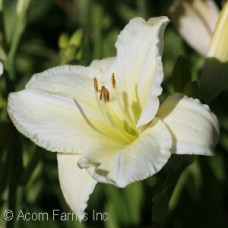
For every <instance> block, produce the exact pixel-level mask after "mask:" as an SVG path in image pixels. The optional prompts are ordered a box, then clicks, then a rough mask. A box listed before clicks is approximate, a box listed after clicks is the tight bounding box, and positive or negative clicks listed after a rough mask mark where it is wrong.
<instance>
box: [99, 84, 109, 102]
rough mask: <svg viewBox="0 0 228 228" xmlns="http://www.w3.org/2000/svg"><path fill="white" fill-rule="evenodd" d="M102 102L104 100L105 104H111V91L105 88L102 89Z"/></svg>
mask: <svg viewBox="0 0 228 228" xmlns="http://www.w3.org/2000/svg"><path fill="white" fill-rule="evenodd" d="M100 100H101V101H102V100H103V101H104V102H105V103H106V102H109V91H108V90H107V89H106V88H105V86H102V87H101V90H100Z"/></svg>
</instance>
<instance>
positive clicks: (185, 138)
mask: <svg viewBox="0 0 228 228" xmlns="http://www.w3.org/2000/svg"><path fill="white" fill-rule="evenodd" d="M157 117H158V118H160V119H161V120H162V121H163V122H164V123H165V124H166V125H167V127H168V128H169V130H170V132H171V134H172V140H173V145H172V153H176V154H201V155H212V154H213V148H214V146H215V145H216V143H217V142H218V136H219V125H218V121H217V118H216V117H215V115H214V114H213V113H212V112H211V111H210V109H209V107H208V106H207V105H202V104H201V103H200V102H199V101H198V100H196V99H192V98H188V97H186V96H184V95H182V94H175V95H173V96H170V97H168V98H167V100H166V101H165V102H164V103H163V104H162V105H161V107H160V108H159V111H158V114H157Z"/></svg>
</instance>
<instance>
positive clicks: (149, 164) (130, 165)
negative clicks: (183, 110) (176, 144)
mask: <svg viewBox="0 0 228 228" xmlns="http://www.w3.org/2000/svg"><path fill="white" fill-rule="evenodd" d="M171 144H172V142H171V135H170V133H169V131H168V130H167V128H166V126H165V125H164V124H163V123H162V122H161V121H159V120H157V119H155V120H154V121H153V123H152V124H151V125H150V126H149V127H148V129H147V130H145V131H144V132H143V133H142V134H141V135H140V136H139V137H138V138H137V139H136V140H135V141H134V142H132V143H131V144H130V145H128V146H126V147H124V148H121V149H119V150H118V151H116V152H115V153H114V151H113V150H112V148H107V149H105V150H103V151H97V152H95V153H91V154H89V155H88V156H83V157H82V158H81V159H80V160H79V161H78V163H79V165H80V166H81V167H84V168H87V170H88V171H89V172H90V174H91V175H92V176H93V177H94V178H95V179H96V180H97V181H99V182H106V183H112V184H114V185H117V186H119V187H125V186H126V185H128V184H130V183H132V182H134V181H138V180H143V179H145V178H147V177H149V176H151V175H153V174H155V173H156V172H158V171H159V170H160V169H161V168H162V167H163V166H164V165H165V164H166V162H167V160H168V159H169V157H170V155H171V153H170V151H169V149H170V147H171Z"/></svg>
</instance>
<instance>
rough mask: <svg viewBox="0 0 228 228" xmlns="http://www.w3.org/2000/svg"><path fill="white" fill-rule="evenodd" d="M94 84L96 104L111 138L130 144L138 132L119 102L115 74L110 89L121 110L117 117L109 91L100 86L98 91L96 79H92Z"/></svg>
mask: <svg viewBox="0 0 228 228" xmlns="http://www.w3.org/2000/svg"><path fill="white" fill-rule="evenodd" d="M93 82H94V91H95V97H96V101H97V104H98V106H99V108H100V110H101V113H102V114H103V117H104V119H105V121H106V124H107V125H108V126H109V127H110V129H112V130H111V132H112V134H113V136H115V137H116V138H119V139H121V140H124V141H125V142H127V143H130V142H132V141H133V140H134V139H135V138H136V137H137V136H138V132H137V131H136V129H135V124H134V121H133V120H132V119H131V117H130V115H129V113H128V112H126V109H125V108H124V105H123V102H121V99H120V95H119V92H118V88H117V86H116V79H115V74H114V73H113V74H112V76H111V85H112V86H111V89H112V90H114V91H112V92H114V93H113V95H114V98H115V99H113V100H115V101H117V104H118V106H119V109H118V110H121V114H120V115H117V113H116V111H115V110H114V107H113V105H111V104H110V103H111V102H110V93H109V90H108V89H107V88H106V87H105V86H104V85H102V86H101V87H100V89H99V85H98V80H97V78H96V77H94V79H93Z"/></svg>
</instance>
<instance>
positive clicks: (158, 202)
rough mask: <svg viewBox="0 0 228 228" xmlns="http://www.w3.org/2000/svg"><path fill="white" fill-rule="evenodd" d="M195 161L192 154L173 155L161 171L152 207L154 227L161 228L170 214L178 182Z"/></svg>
mask: <svg viewBox="0 0 228 228" xmlns="http://www.w3.org/2000/svg"><path fill="white" fill-rule="evenodd" d="M192 161H193V158H192V156H181V155H178V156H176V155H173V156H172V157H171V158H170V160H169V162H168V163H167V165H166V166H165V167H164V169H163V170H162V171H161V172H160V173H159V179H158V181H157V183H156V186H155V194H154V197H153V209H152V227H153V228H160V227H162V226H163V223H164V222H165V219H166V216H167V214H168V204H169V200H170V198H171V196H172V193H173V191H174V188H175V186H176V183H177V181H178V179H179V177H180V175H181V174H182V172H183V171H184V169H185V168H186V167H187V166H188V165H190V164H191V163H192Z"/></svg>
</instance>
